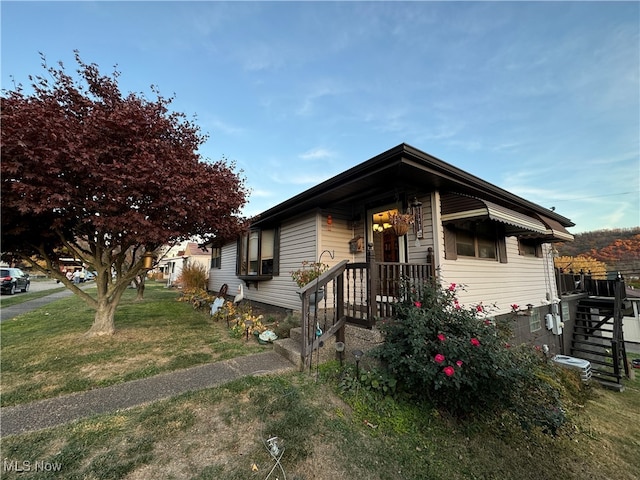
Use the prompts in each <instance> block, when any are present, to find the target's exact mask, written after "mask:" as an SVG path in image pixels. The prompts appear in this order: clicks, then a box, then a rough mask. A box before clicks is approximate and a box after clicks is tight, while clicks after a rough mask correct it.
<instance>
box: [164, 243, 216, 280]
mask: <svg viewBox="0 0 640 480" xmlns="http://www.w3.org/2000/svg"><path fill="white" fill-rule="evenodd" d="M188 263H192V264H200V265H203V266H204V267H205V268H206V269H209V267H210V266H211V251H210V250H208V249H207V248H204V247H200V246H199V245H198V244H197V243H196V242H189V241H185V242H182V243H180V244H178V245H174V246H172V247H169V246H167V247H165V250H164V251H162V252H160V260H159V262H158V267H157V269H158V271H159V272H160V274H161V279H162V280H165V281H166V282H167V286H172V285H174V284H175V283H176V280H177V279H178V278H180V274H181V273H182V269H183V268H184V267H185V266H186V265H187V264H188Z"/></svg>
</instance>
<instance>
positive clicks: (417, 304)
mask: <svg viewBox="0 0 640 480" xmlns="http://www.w3.org/2000/svg"><path fill="white" fill-rule="evenodd" d="M413 304H414V305H415V306H416V307H417V308H420V307H421V306H422V303H420V302H414V303H413Z"/></svg>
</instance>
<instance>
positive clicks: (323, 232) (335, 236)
mask: <svg viewBox="0 0 640 480" xmlns="http://www.w3.org/2000/svg"><path fill="white" fill-rule="evenodd" d="M327 215H331V218H332V225H331V227H329V225H328V223H327ZM352 217H353V215H352V214H351V211H350V210H349V211H347V210H339V209H335V208H334V209H330V210H325V211H322V212H321V213H320V218H319V225H320V243H319V248H318V256H320V254H321V253H322V252H323V251H324V250H328V251H329V252H331V253H332V254H333V256H334V258H333V259H331V257H330V256H329V254H328V253H325V254H324V255H322V263H326V264H328V265H330V266H333V265H335V264H337V263H340V262H341V261H342V260H349V261H350V262H364V261H365V258H366V240H365V241H364V249H363V251H362V252H359V253H355V254H353V253H351V252H350V251H349V241H350V240H351V239H353V238H354V237H356V236H358V235H360V236H362V237H365V234H364V222H363V221H359V222H357V223H354V222H352V221H351V218H352Z"/></svg>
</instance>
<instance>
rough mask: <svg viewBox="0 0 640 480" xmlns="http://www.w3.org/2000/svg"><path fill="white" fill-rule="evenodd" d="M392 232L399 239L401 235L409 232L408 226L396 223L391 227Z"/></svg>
mask: <svg viewBox="0 0 640 480" xmlns="http://www.w3.org/2000/svg"><path fill="white" fill-rule="evenodd" d="M393 231H394V232H395V233H396V235H397V236H399V237H401V236H402V235H406V233H407V232H408V231H409V224H408V223H404V222H398V223H396V224H394V225H393Z"/></svg>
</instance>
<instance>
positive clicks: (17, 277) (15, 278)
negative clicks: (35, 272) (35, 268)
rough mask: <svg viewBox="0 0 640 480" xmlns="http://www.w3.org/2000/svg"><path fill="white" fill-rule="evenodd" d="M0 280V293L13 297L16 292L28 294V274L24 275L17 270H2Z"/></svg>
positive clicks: (29, 284)
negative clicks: (0, 282)
mask: <svg viewBox="0 0 640 480" xmlns="http://www.w3.org/2000/svg"><path fill="white" fill-rule="evenodd" d="M0 280H1V281H2V284H1V286H0V289H1V291H2V293H8V294H9V295H13V294H14V293H16V292H28V291H29V287H30V286H31V280H30V279H29V274H28V273H24V272H23V271H22V270H20V269H19V268H2V269H0Z"/></svg>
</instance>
